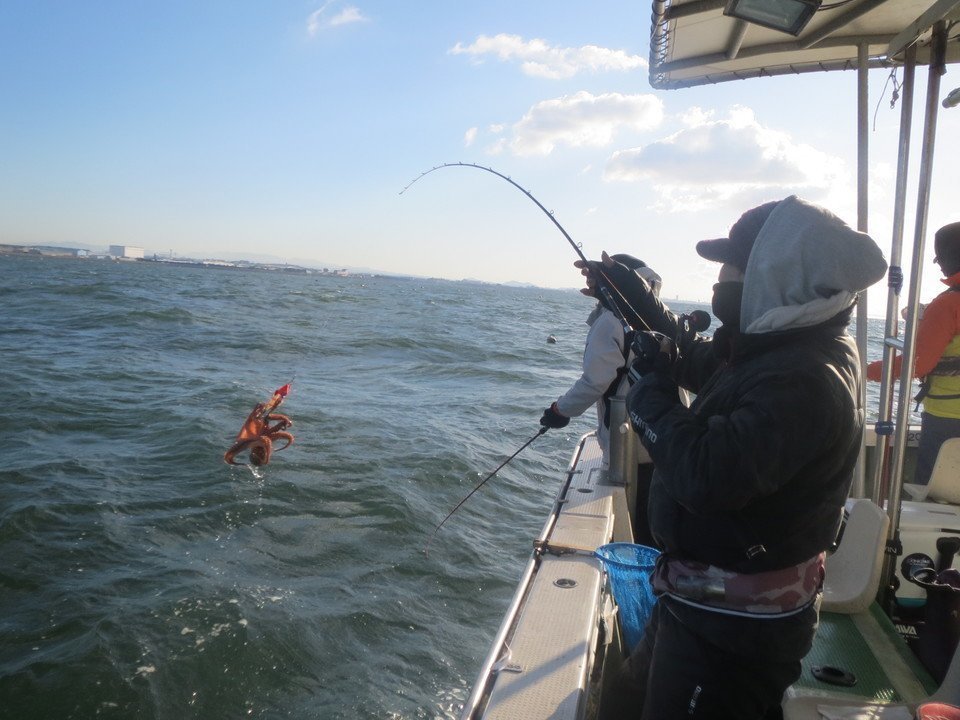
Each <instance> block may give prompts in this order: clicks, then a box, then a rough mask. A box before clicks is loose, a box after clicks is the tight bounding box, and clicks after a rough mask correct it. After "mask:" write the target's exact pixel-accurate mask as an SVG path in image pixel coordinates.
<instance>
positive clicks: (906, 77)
mask: <svg viewBox="0 0 960 720" xmlns="http://www.w3.org/2000/svg"><path fill="white" fill-rule="evenodd" d="M916 69H917V46H916V44H914V45H911V46H910V47H909V48H907V52H906V56H905V58H904V65H903V85H902V86H901V89H902V95H901V97H900V144H899V150H898V153H897V184H896V192H895V195H894V204H893V238H892V241H891V249H890V270H889V275H888V280H887V285H888V288H889V289H888V291H887V314H886V318H887V321H886V325H885V327H884V331H883V336H884V338H885V341H884V347H883V375H882V377H881V379H880V404H879V408H878V412H877V425H876V432H877V445H876V452H875V454H874V462H873V481H872V487H871V488H870V497H871V499H872V500H873V502H874V503H876V504H877V505H880V504H881V500H882V498H881V493H882V491H883V486H884V476H885V474H886V473H885V472H884V470H885V468H888V466H887V464H886V463H885V462H884V459H885V458H886V456H887V449H888V448H889V447H890V436H891V435H892V434H893V421H892V418H893V361H894V357H895V355H896V353H895V351H894V349H895V347H896V344H895V343H893V342H888V341H893V340H895V339H896V337H897V335H898V334H899V332H900V290H901V288H902V286H903V268H902V267H901V266H900V262H901V258H902V256H903V226H904V217H905V215H906V207H907V175H908V174H909V169H910V133H911V132H912V130H913V88H914V84H915V83H914V78H915V76H916ZM900 346H901V347H902V343H900Z"/></svg>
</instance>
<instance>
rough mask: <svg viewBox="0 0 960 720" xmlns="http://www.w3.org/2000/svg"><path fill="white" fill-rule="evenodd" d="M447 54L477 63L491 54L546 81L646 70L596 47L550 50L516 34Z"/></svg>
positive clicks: (633, 59) (633, 58) (634, 58)
mask: <svg viewBox="0 0 960 720" xmlns="http://www.w3.org/2000/svg"><path fill="white" fill-rule="evenodd" d="M450 52H451V53H452V54H454V55H470V56H472V57H473V58H475V59H476V60H478V61H482V59H483V58H484V56H487V55H493V56H495V57H497V58H498V59H499V60H501V61H502V62H519V63H520V67H521V69H522V70H523V72H524V73H526V74H527V75H532V76H535V77H543V78H550V79H559V78H569V77H573V76H574V75H577V74H579V73H581V72H591V73H598V72H608V71H619V72H622V71H629V70H636V69H639V68H645V67H647V61H646V60H645V59H644V58H642V57H641V56H639V55H629V54H628V53H626V52H625V51H623V50H610V49H609V48H602V47H598V46H596V45H584V46H583V47H579V48H562V47H551V46H550V45H548V44H547V43H546V42H545V41H543V40H539V39H533V40H524V39H523V38H522V37H520V36H519V35H507V34H505V33H501V34H499V35H495V36H493V37H490V36H488V35H480V36H479V37H478V38H477V39H476V40H475V41H474V42H473V43H472V44H471V45H463V44H462V43H457V44H456V45H454V46H453V47H452V48H451V49H450Z"/></svg>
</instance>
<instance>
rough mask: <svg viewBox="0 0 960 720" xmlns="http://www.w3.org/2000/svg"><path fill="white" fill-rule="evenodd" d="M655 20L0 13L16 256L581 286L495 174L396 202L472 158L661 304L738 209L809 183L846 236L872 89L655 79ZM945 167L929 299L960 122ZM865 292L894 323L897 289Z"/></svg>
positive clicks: (888, 146) (508, 12)
mask: <svg viewBox="0 0 960 720" xmlns="http://www.w3.org/2000/svg"><path fill="white" fill-rule="evenodd" d="M649 32H650V2H649V0H635V1H634V2H616V1H610V2H606V1H602V0H598V1H597V2H593V3H583V2H572V1H570V0H550V1H549V2H547V1H541V0H524V2H519V3H518V2H516V1H515V0H510V2H506V1H501V0H485V1H484V2H481V3H466V2H452V1H450V0H447V1H445V2H441V1H423V2H406V3H398V2H387V1H386V0H349V1H341V0H312V1H310V0H291V1H287V0H270V1H269V2H265V1H263V0H256V1H254V0H231V1H230V2H226V1H224V0H204V1H203V2H196V1H195V0H167V1H165V2H164V3H160V4H150V3H138V2H127V1H121V0H94V1H91V2H62V1H58V2H53V1H52V0H4V2H3V3H2V4H0V98H2V102H0V243H12V244H53V245H71V244H74V243H76V244H83V245H94V246H104V247H105V246H107V245H111V244H115V245H119V244H126V245H135V246H139V247H143V248H145V249H146V251H147V253H148V254H153V253H159V254H165V255H172V256H177V257H193V258H223V259H236V258H247V259H261V258H263V257H269V258H275V259H278V260H280V261H283V262H290V263H295V264H309V265H319V266H328V267H351V268H369V269H374V270H378V271H382V272H388V273H398V274H409V275H417V276H428V277H442V278H448V279H454V280H456V279H463V278H470V279H478V280H484V281H490V282H506V281H516V282H525V283H531V284H535V285H539V286H544V287H576V286H578V285H579V281H580V275H579V271H577V270H576V269H574V268H573V265H572V263H573V261H574V260H575V259H576V255H575V254H574V251H573V249H572V248H571V247H570V246H569V245H568V243H567V242H566V240H565V239H564V238H563V236H562V234H561V233H560V232H558V230H557V228H556V227H555V226H554V225H553V224H552V223H551V222H550V219H549V218H547V217H546V216H545V215H544V214H543V213H542V212H541V211H540V210H539V209H538V208H537V207H536V206H535V205H534V204H533V203H531V202H530V200H529V199H528V198H527V197H525V196H524V195H523V194H522V193H520V192H519V191H518V190H516V189H515V188H513V187H511V186H510V185H509V184H508V183H506V182H504V181H503V180H501V179H499V178H497V177H495V176H493V175H491V174H490V173H485V172H482V171H478V170H475V169H472V168H461V167H455V168H445V169H441V170H438V171H436V172H432V173H430V174H428V175H426V176H424V177H422V178H421V179H419V180H418V181H417V182H416V183H415V184H414V185H413V186H412V187H410V188H409V189H407V190H406V191H405V192H403V194H401V190H403V189H404V188H405V187H407V186H408V185H409V184H410V183H411V182H412V181H413V180H415V179H416V178H418V176H420V175H421V173H423V172H424V171H427V170H430V169H431V168H433V167H436V166H438V165H441V164H443V163H456V162H468V163H477V164H480V165H484V166H488V167H492V168H493V169H495V170H497V171H498V172H502V173H503V174H505V175H508V176H510V177H511V178H512V179H513V180H514V181H516V182H517V183H519V184H520V185H522V186H523V187H524V188H526V189H527V190H528V191H529V192H531V193H532V194H533V196H534V197H535V198H536V199H537V200H539V201H540V202H541V203H542V204H543V205H544V206H545V207H546V208H547V209H548V210H550V211H551V212H553V215H554V217H555V218H556V220H557V221H558V222H559V223H561V225H562V226H563V227H564V228H565V229H566V231H567V232H568V233H569V234H570V235H571V236H572V237H573V239H574V240H575V241H576V242H577V243H578V244H579V245H580V246H581V247H582V249H583V252H584V253H585V254H586V255H587V256H589V257H592V258H595V257H598V256H599V254H600V252H601V251H602V250H607V251H609V252H611V253H614V252H627V253H630V254H632V255H635V256H637V257H639V258H641V259H643V260H644V261H646V262H647V263H648V264H649V265H651V266H652V267H654V268H655V269H656V270H657V271H658V272H659V273H660V274H661V275H662V276H663V278H664V288H663V293H664V296H665V297H668V298H674V297H679V298H681V299H688V300H708V299H709V297H710V294H711V286H712V284H713V283H714V282H715V281H716V273H717V269H718V268H717V266H716V264H714V263H709V262H707V261H704V260H702V259H700V258H699V257H698V256H697V255H696V253H695V251H694V246H695V244H696V241H697V240H700V239H704V238H711V237H722V236H724V235H725V234H726V233H727V231H728V229H729V227H730V225H731V224H732V223H733V222H734V221H735V220H736V219H737V217H739V215H740V214H741V213H742V212H743V211H745V210H747V209H748V208H750V207H752V206H754V205H757V204H760V203H762V202H765V201H767V200H772V199H780V198H783V197H786V196H787V195H790V194H798V195H800V196H801V197H804V198H805V199H808V200H810V201H813V202H816V203H819V204H821V205H824V206H825V207H827V208H828V209H830V210H832V211H833V212H835V213H836V214H837V215H839V216H840V217H842V218H843V219H844V220H846V221H847V222H849V223H850V224H851V225H855V224H856V101H855V93H856V74H855V73H853V72H834V73H817V74H809V75H803V76H794V77H778V78H763V79H758V80H754V81H736V82H732V83H724V84H720V85H716V86H709V87H700V88H690V89H685V90H673V91H662V90H657V91H655V90H653V89H652V88H651V87H650V84H649V82H648V78H647V73H648V64H647V58H648V49H649V48H648V36H649ZM957 67H960V66H952V67H951V69H950V71H948V73H947V75H946V76H945V77H944V78H943V80H942V82H943V89H942V93H941V96H943V95H945V94H946V93H947V92H949V91H950V90H951V89H953V88H955V87H957V86H958V85H960V72H958V71H957V70H956V68H957ZM889 75H890V73H889V71H885V70H875V71H872V72H871V74H870V101H869V102H870V109H871V114H872V115H874V114H875V120H874V123H873V125H874V128H873V130H872V132H871V137H870V144H871V155H872V158H871V165H870V169H871V188H870V227H869V231H870V233H871V235H873V236H874V238H875V239H876V240H877V242H878V244H879V245H880V246H881V248H883V249H884V252H885V254H886V255H887V256H889V246H890V241H891V234H892V230H891V227H892V203H893V190H894V181H895V173H896V150H897V133H898V124H899V117H900V107H899V105H897V106H896V107H895V108H893V109H891V107H890V96H891V82H890V79H889ZM917 76H918V84H917V92H916V95H917V113H918V115H917V116H916V119H915V121H914V129H915V131H916V133H917V135H919V132H920V131H921V130H922V120H921V118H922V102H923V99H924V93H925V86H926V70H925V69H922V70H918V74H917ZM937 151H938V154H937V160H936V161H935V163H934V181H933V190H932V200H931V207H930V214H929V219H928V229H929V232H928V236H929V239H928V248H927V253H926V258H925V265H924V269H925V280H924V284H923V292H922V293H921V296H922V297H923V298H925V299H929V298H930V297H932V296H933V295H934V294H935V293H937V292H939V289H940V288H941V287H942V286H940V285H939V284H938V277H939V274H938V272H937V270H936V267H935V266H934V265H932V263H931V262H930V261H931V260H932V257H933V248H932V232H933V230H935V229H936V228H937V227H939V226H940V225H942V224H945V223H947V222H952V221H955V220H958V219H960V208H958V207H957V203H956V200H955V198H956V187H957V185H958V181H960V177H958V170H957V167H956V161H955V159H956V158H957V157H960V108H957V109H954V110H942V111H941V117H940V127H939V131H938V139H937ZM917 157H918V150H914V155H913V158H914V160H913V164H912V168H911V177H912V182H911V186H910V193H909V195H908V198H909V204H908V208H909V209H908V214H907V221H906V239H907V242H908V243H909V242H911V241H912V239H913V234H914V211H913V208H914V207H915V205H916V182H915V178H916V174H917V164H918V161H917ZM948 158H951V159H950V160H948ZM903 265H904V266H905V269H906V270H907V272H908V273H909V256H905V257H904V259H903ZM908 277H909V275H908ZM870 297H871V300H870V303H871V304H870V310H869V312H870V314H871V315H882V313H883V306H884V303H885V297H886V288H885V282H883V283H881V287H879V288H876V289H874V290H872V291H871V293H870ZM874 298H875V299H874Z"/></svg>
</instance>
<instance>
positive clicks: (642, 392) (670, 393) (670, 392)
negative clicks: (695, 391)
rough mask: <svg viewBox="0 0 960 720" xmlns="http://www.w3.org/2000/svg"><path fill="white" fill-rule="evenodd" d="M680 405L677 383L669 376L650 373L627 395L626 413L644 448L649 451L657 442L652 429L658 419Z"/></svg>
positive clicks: (655, 433)
mask: <svg viewBox="0 0 960 720" xmlns="http://www.w3.org/2000/svg"><path fill="white" fill-rule="evenodd" d="M679 404H680V392H679V389H678V388H677V383H676V382H674V380H673V378H671V377H670V376H669V375H665V374H664V373H661V372H651V373H647V374H646V375H644V376H643V377H642V378H640V381H639V382H637V383H636V384H634V386H633V387H632V388H630V392H628V393H627V398H626V405H627V413H628V414H629V416H630V424H631V425H633V429H634V430H635V431H636V433H637V434H638V435H639V436H640V439H641V440H642V441H643V444H644V446H646V447H647V448H648V449H649V446H650V445H651V444H654V443H656V442H657V432H656V430H654V428H653V427H652V426H653V424H655V423H656V422H657V420H659V419H660V418H662V417H663V416H664V415H666V414H667V413H668V412H670V410H672V409H673V408H674V407H676V406H677V405H679Z"/></svg>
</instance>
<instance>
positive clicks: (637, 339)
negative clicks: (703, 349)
mask: <svg viewBox="0 0 960 720" xmlns="http://www.w3.org/2000/svg"><path fill="white" fill-rule="evenodd" d="M708 327H710V315H709V313H706V312H704V311H703V310H694V311H693V312H692V313H689V314H684V315H681V316H680V321H679V328H678V331H677V336H676V337H675V338H671V337H669V336H668V335H664V334H663V333H660V332H655V331H653V330H648V331H644V332H638V333H636V334H635V335H634V337H633V342H632V343H631V348H632V349H633V354H634V361H633V364H632V365H631V366H630V370H629V372H628V375H629V377H630V382H631V384H633V383H635V382H637V381H638V380H639V379H640V378H642V377H643V376H644V375H646V374H647V373H650V372H669V371H670V370H671V369H672V368H673V366H674V365H675V364H676V363H677V360H679V359H680V345H681V344H683V343H684V342H686V341H688V340H689V339H691V338H692V337H693V336H694V335H696V334H697V333H698V332H702V331H703V330H706V329H707V328H708Z"/></svg>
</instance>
